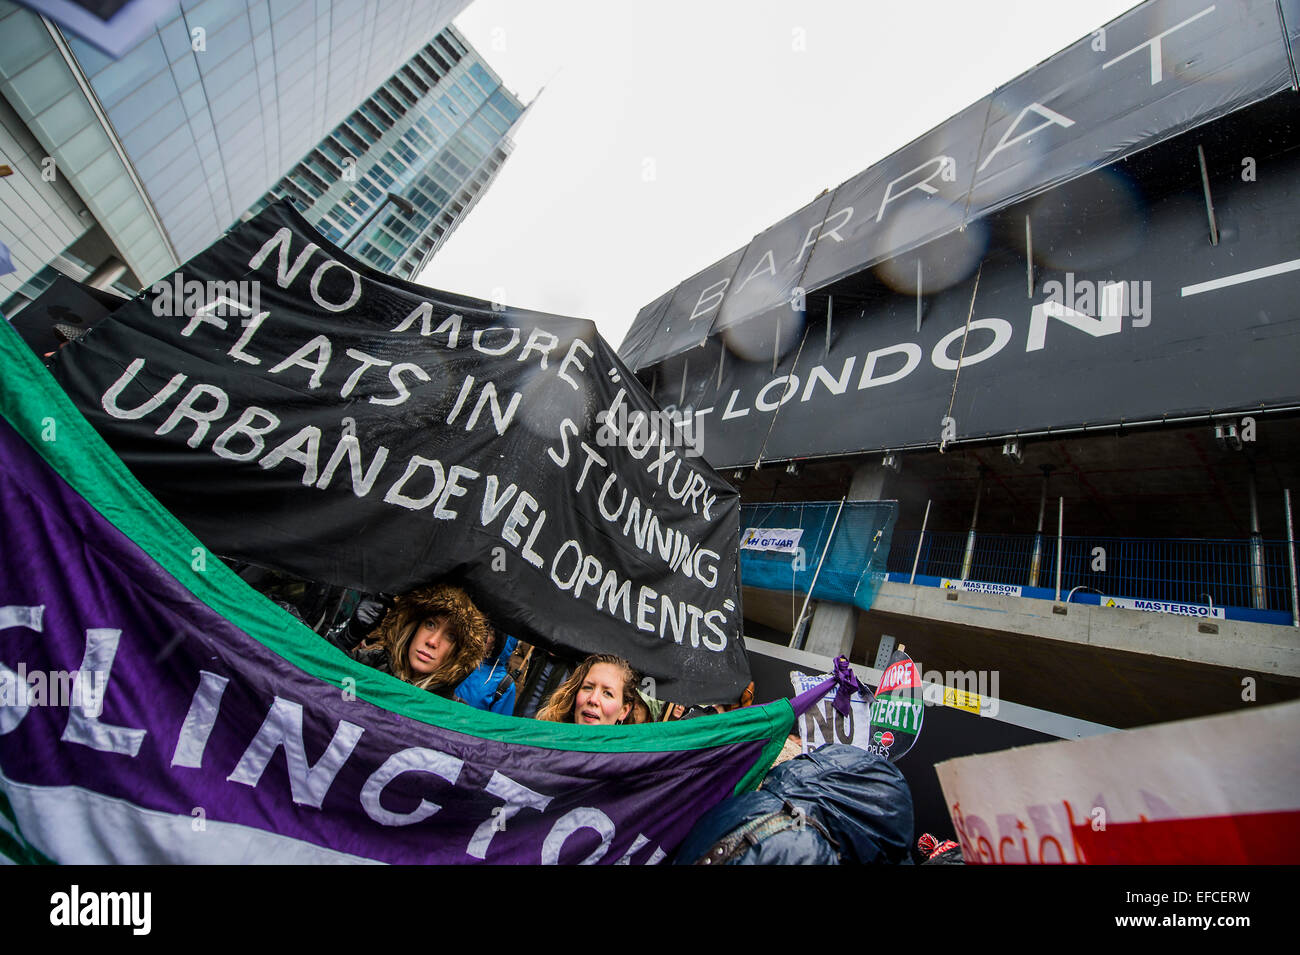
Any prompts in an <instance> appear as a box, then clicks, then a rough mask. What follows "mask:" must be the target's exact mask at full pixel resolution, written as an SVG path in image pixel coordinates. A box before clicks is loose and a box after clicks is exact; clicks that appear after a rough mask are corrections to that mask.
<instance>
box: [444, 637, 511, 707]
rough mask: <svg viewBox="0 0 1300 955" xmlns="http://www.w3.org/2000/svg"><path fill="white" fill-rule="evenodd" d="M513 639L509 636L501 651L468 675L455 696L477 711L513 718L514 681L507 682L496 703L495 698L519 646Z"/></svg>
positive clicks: (457, 688)
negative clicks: (511, 658)
mask: <svg viewBox="0 0 1300 955" xmlns="http://www.w3.org/2000/svg"><path fill="white" fill-rule="evenodd" d="M518 642H519V641H517V640H516V639H515V638H514V637H506V639H505V641H504V643H503V644H502V646H501V652H500V653H498V654H497V655H496V656H495V657H488V658H486V659H485V660H484V661H483V662H482V663H480V664H479V665H478V669H476V670H475V671H474V672H473V673H471V674H470V675H469V676H467V677H465V679H464V680H463V681H462V682H461V684H460V686H458V687H456V695H457V696H458V697H460V698H461V699H462V700H464V701H465V702H466V703H468V704H469V705H470V706H472V707H474V708H475V709H480V710H490V711H491V712H493V713H502V714H504V715H506V716H512V715H513V714H514V712H515V684H514V681H513V680H507V681H506V689H505V692H504V693H502V694H501V698H500V699H498V700H497V701H496V702H493V701H492V697H493V696H495V695H496V692H497V687H498V686H500V685H501V681H502V680H504V679H505V678H506V668H507V667H508V666H509V664H510V654H511V653H513V652H514V649H515V644H516V643H518Z"/></svg>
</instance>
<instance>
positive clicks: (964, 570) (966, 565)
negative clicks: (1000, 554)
mask: <svg viewBox="0 0 1300 955" xmlns="http://www.w3.org/2000/svg"><path fill="white" fill-rule="evenodd" d="M984 473H985V468H983V467H981V468H980V479H979V483H978V484H976V485H975V513H973V514H971V517H970V533H968V534H967V535H966V554H965V556H963V557H962V559H961V579H962V580H967V579H969V578H970V568H971V564H972V563H973V562H974V560H975V525H976V524H977V523H978V522H979V519H980V498H981V497H982V496H983V494H984Z"/></svg>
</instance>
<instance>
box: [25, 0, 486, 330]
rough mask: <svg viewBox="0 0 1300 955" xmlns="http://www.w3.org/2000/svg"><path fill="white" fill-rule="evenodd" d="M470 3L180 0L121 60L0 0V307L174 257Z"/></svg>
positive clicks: (141, 271) (167, 265)
mask: <svg viewBox="0 0 1300 955" xmlns="http://www.w3.org/2000/svg"><path fill="white" fill-rule="evenodd" d="M467 5H468V0H383V2H375V0H302V2H294V0H197V2H192V0H186V2H183V3H179V4H177V6H176V7H175V8H174V10H173V11H172V12H171V13H169V14H167V15H165V16H164V17H162V18H161V19H160V20H159V22H158V23H157V25H156V27H155V29H154V30H153V31H152V32H151V33H149V34H148V35H146V36H145V38H144V39H143V40H141V41H140V43H138V44H136V46H134V47H133V48H132V49H130V50H129V51H127V52H126V53H125V54H124V55H123V56H122V57H120V58H119V59H117V60H113V59H110V58H108V57H107V56H105V55H104V54H103V53H101V52H100V51H98V50H97V49H95V48H94V47H93V46H91V45H89V44H87V43H85V42H84V41H82V40H81V39H79V38H77V37H75V36H71V35H65V34H64V33H63V32H62V31H61V30H60V29H59V28H58V27H57V26H56V25H54V24H53V23H50V22H49V21H47V20H45V19H43V18H42V17H40V16H38V15H37V14H35V13H33V12H31V11H30V10H27V9H25V8H22V7H18V6H15V5H14V4H12V3H10V2H8V0H0V151H3V154H2V155H0V164H5V165H8V166H9V167H10V168H11V169H12V170H13V172H12V174H11V175H8V176H5V177H3V178H0V241H3V242H4V243H5V245H6V246H8V247H9V249H10V250H11V253H12V256H13V260H14V265H15V268H16V270H17V271H15V272H13V273H10V274H8V275H5V276H0V309H3V310H5V312H6V313H7V314H8V313H11V312H12V311H13V310H14V307H15V305H21V304H22V303H23V301H25V300H26V299H30V298H31V297H33V296H34V295H35V294H39V292H40V291H41V290H42V288H43V287H44V285H48V283H49V281H51V280H52V271H53V269H54V268H58V269H59V270H61V271H64V272H66V273H67V274H69V275H71V276H72V277H73V278H77V279H82V280H86V279H88V278H93V279H94V280H95V281H96V282H97V283H98V284H102V285H105V286H108V285H111V284H113V283H117V284H118V286H119V287H121V288H130V289H137V288H139V287H141V286H142V285H146V284H148V283H150V282H152V281H154V280H155V279H156V278H158V277H159V276H160V275H164V274H166V273H167V272H169V271H171V270H173V269H175V268H176V267H177V266H178V265H179V264H180V263H182V262H184V261H185V260H186V259H188V258H190V257H191V256H193V255H194V254H196V253H197V252H199V251H201V250H202V249H204V248H206V247H207V246H208V245H209V244H210V243H211V242H212V241H213V240H215V239H216V238H217V237H218V236H219V235H221V233H222V231H223V230H224V229H225V228H226V227H228V226H229V225H230V223H231V222H232V221H234V220H235V219H236V218H238V216H239V215H240V213H241V212H243V211H244V210H245V209H247V208H248V207H249V206H250V205H252V204H253V203H255V202H257V200H258V198H259V197H260V196H262V195H263V194H264V193H265V192H266V190H267V189H268V188H269V187H270V186H272V185H273V184H274V183H275V182H276V180H277V179H278V178H279V177H281V176H282V175H284V173H285V170H286V169H289V168H290V167H291V166H292V165H293V164H294V163H295V162H297V161H298V160H299V158H300V157H302V156H303V155H304V154H305V153H307V152H308V151H309V150H311V149H312V147H313V145H314V144H315V143H318V142H320V140H321V138H322V137H323V136H325V135H326V134H327V133H328V132H329V131H330V130H332V129H334V128H335V127H336V126H337V125H338V124H339V123H340V122H342V121H343V120H344V119H345V118H346V117H348V115H349V114H350V113H351V112H352V110H353V109H355V108H356V106H357V104H358V103H360V102H362V101H364V100H366V98H367V97H369V96H371V94H372V93H374V92H375V90H376V89H377V88H378V87H380V86H381V85H382V84H385V83H386V81H388V79H389V77H390V76H391V75H392V73H393V69H394V66H395V65H396V64H399V63H404V62H407V61H409V60H410V58H411V57H412V55H414V54H415V53H416V51H418V50H420V49H421V48H423V47H424V46H425V45H426V44H427V43H428V42H429V40H430V38H432V37H435V36H437V35H438V34H439V33H440V32H441V31H442V30H444V29H445V28H446V27H447V26H448V25H449V24H450V22H451V20H452V18H453V17H454V16H455V15H456V14H457V13H459V12H460V11H461V10H462V9H464V8H465V7H466V6H467ZM51 176H52V178H51ZM42 282H43V283H44V284H42Z"/></svg>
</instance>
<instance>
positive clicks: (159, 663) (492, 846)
mask: <svg viewBox="0 0 1300 955" xmlns="http://www.w3.org/2000/svg"><path fill="white" fill-rule="evenodd" d="M65 440H66V439H65ZM0 513H2V514H3V528H4V530H3V539H0V664H3V665H4V666H6V667H8V670H9V672H8V673H4V674H3V675H4V676H5V678H6V681H7V689H8V691H9V692H10V694H11V696H12V695H13V691H14V689H15V687H17V688H18V689H19V690H20V691H21V693H20V695H25V696H26V697H27V700H26V703H27V704H30V705H24V702H23V701H22V700H16V699H8V700H5V701H4V702H5V703H6V705H4V706H0V770H2V771H3V774H4V776H5V777H6V778H7V779H9V780H11V781H12V782H13V783H16V784H31V785H36V786H50V787H67V786H75V787H80V788H82V789H87V790H91V791H93V792H96V793H100V794H103V795H105V796H108V797H112V798H115V799H120V800H125V801H127V802H128V803H131V804H133V805H135V806H138V807H141V808H143V809H146V810H155V811H160V812H164V813H170V814H175V815H179V816H184V817H194V818H200V817H202V818H204V819H206V820H213V821H216V820H220V821H224V822H228V823H235V824H240V825H243V826H247V827H251V828H253V829H259V830H264V831H267V832H273V833H277V834H279V835H281V836H286V837H290V838H293V839H298V840H303V841H305V842H308V843H312V844H314V845H317V846H322V847H326V848H329V849H334V850H337V851H340V852H344V853H349V854H352V855H355V856H361V857H365V858H369V859H375V860H380V861H386V862H394V863H416V862H420V863H472V862H479V861H486V862H490V863H496V862H502V863H525V864H529V863H532V864H536V863H582V862H600V863H616V862H620V861H625V862H630V863H632V864H640V863H646V862H651V863H653V862H657V861H659V860H660V859H662V858H663V857H664V855H665V854H667V853H669V852H671V851H672V849H673V848H674V847H675V846H676V845H677V844H678V843H679V842H680V840H681V839H682V838H683V837H684V836H685V834H686V832H687V831H688V830H689V829H690V827H691V825H692V824H693V823H694V821H695V820H696V819H697V818H698V816H699V815H700V814H701V813H702V812H704V811H705V810H706V809H708V808H709V807H710V806H712V805H713V804H714V803H716V802H717V801H719V800H720V799H722V798H724V797H726V796H728V795H730V794H731V793H732V791H733V789H734V788H735V786H736V785H737V783H738V782H739V781H740V780H741V779H742V778H743V777H745V775H746V773H747V772H748V771H749V770H750V768H751V767H752V766H753V764H754V763H755V761H756V760H757V758H758V757H759V754H760V751H761V750H762V748H763V746H764V744H765V742H766V741H765V740H761V739H760V740H753V741H747V742H736V743H731V744H729V745H720V746H709V747H705V748H699V749H687V750H669V751H653V752H625V751H606V750H604V749H603V748H602V751H600V752H571V751H567V750H563V749H556V748H549V747H544V746H538V745H526V744H523V743H519V742H512V741H511V737H512V736H517V737H519V738H520V739H527V738H530V737H531V739H533V740H536V739H537V737H538V735H539V732H538V727H539V725H542V726H544V725H545V724H537V723H535V722H533V721H526V720H516V719H514V718H509V717H494V716H491V715H490V714H480V713H477V712H476V711H473V710H471V709H470V708H469V707H465V706H462V705H460V704H456V703H451V702H448V701H444V700H439V699H434V698H432V697H430V699H431V700H433V702H434V703H436V704H437V706H436V707H435V712H438V713H439V715H438V721H439V723H440V724H442V725H440V726H434V725H430V724H428V723H425V722H421V721H419V720H416V719H412V718H410V717H407V716H403V715H399V714H397V713H393V712H389V711H388V710H386V709H383V708H381V707H379V706H376V705H374V704H371V703H369V702H366V701H365V700H362V699H358V698H355V694H354V693H352V692H351V689H350V688H349V687H348V686H347V683H348V680H347V679H346V678H345V679H343V680H342V681H341V682H342V683H343V684H344V685H343V686H332V685H330V684H329V683H326V682H324V681H323V680H321V679H318V678H316V677H314V676H312V675H311V674H309V673H307V672H305V671H303V670H302V669H299V668H298V667H296V666H293V665H291V664H289V663H288V662H286V661H285V660H284V659H283V658H281V657H280V656H278V655H277V654H275V653H273V652H272V651H271V650H269V649H268V648H267V647H266V646H264V645H263V644H262V643H261V642H259V641H258V640H256V639H254V638H253V637H251V636H249V634H247V633H245V632H244V631H243V630H241V629H240V628H239V627H237V626H236V625H235V624H234V623H232V622H231V621H230V620H227V619H226V618H224V617H223V616H221V615H220V614H218V613H216V612H215V611H213V610H212V609H211V608H210V607H208V606H207V605H206V604H205V603H203V602H202V601H200V600H199V599H198V598H197V597H196V596H195V595H194V594H193V593H191V592H190V591H189V590H188V589H187V588H186V587H184V586H182V585H181V584H180V583H179V582H178V581H177V580H176V579H175V578H174V577H172V576H171V575H170V574H168V573H166V572H164V571H163V570H162V568H161V567H160V566H159V565H158V564H156V563H155V562H154V560H153V559H152V558H151V557H150V556H149V555H148V554H146V553H145V551H144V550H143V549H142V548H141V547H140V546H138V545H137V544H136V543H135V542H134V541H132V540H131V539H129V538H128V537H126V536H125V535H124V534H123V533H122V532H121V531H120V530H118V528H117V527H115V526H114V524H112V523H110V522H109V521H108V520H106V519H105V518H104V517H103V516H101V515H100V514H99V513H98V512H97V511H96V510H94V509H93V508H92V507H91V506H90V505H89V504H88V503H87V502H86V501H85V500H84V499H83V498H81V497H80V496H79V495H78V494H77V493H76V492H75V491H74V490H73V489H72V488H71V487H70V486H69V485H68V484H67V483H65V481H64V480H63V479H62V478H61V477H60V476H59V474H57V473H56V472H55V471H54V470H52V469H51V468H50V467H49V466H48V465H47V464H46V463H45V462H44V461H43V460H42V459H41V458H40V457H39V456H38V455H37V454H35V453H34V451H33V450H32V448H31V447H29V446H28V445H27V444H26V443H25V442H24V441H23V439H22V438H20V437H19V436H18V435H17V434H16V433H15V432H14V431H13V430H12V429H11V428H10V426H9V425H8V424H7V423H6V422H3V421H0ZM119 523H120V521H119ZM196 550H199V549H196ZM204 559H206V560H207V561H209V562H215V558H213V557H211V556H206V557H205V555H203V554H202V553H201V552H199V553H196V555H195V570H196V572H199V573H202V570H201V567H202V562H203V560H204ZM22 608H42V609H41V610H39V611H37V610H35V609H26V610H24V609H22ZM285 626H286V628H291V627H295V626H297V624H295V623H294V622H292V621H291V620H290V618H289V617H288V616H287V615H286V616H285ZM303 632H304V633H305V632H306V631H303ZM307 652H309V653H310V654H313V655H314V659H315V660H318V661H321V662H322V666H323V667H328V666H330V665H332V664H337V665H338V667H339V670H340V672H344V673H345V672H347V667H348V666H350V665H351V664H350V661H348V662H346V663H345V660H344V657H343V655H342V654H341V653H338V651H336V650H334V649H333V648H332V647H330V646H328V645H327V644H326V643H325V642H324V641H321V642H320V647H319V652H318V653H317V651H316V649H315V647H314V645H311V646H309V647H308V651H307ZM336 657H337V660H335V658H336ZM78 671H81V672H80V673H78ZM366 672H367V673H369V671H366ZM70 674H78V675H77V677H76V678H75V680H70V679H68V675H70ZM41 675H43V676H41ZM16 677H21V679H22V681H23V685H22V686H18V684H17V683H16ZM38 677H39V678H38ZM385 679H387V678H385ZM34 681H35V682H34ZM42 681H43V682H42ZM38 682H42V685H43V687H44V689H45V693H44V694H42V698H37V694H36V688H37V687H36V684H37V683H38ZM393 682H394V684H396V681H393ZM69 687H70V692H64V690H67V689H68V688H69ZM407 689H408V688H406V687H405V686H404V685H395V686H394V687H393V690H392V692H393V693H394V695H397V696H400V695H403V694H405V692H406V690H407ZM409 689H410V693H411V694H412V695H413V696H416V695H418V694H417V691H415V690H414V689H413V688H409ZM87 691H89V692H87ZM413 706H414V707H419V708H423V707H427V706H428V701H425V700H424V698H423V696H419V700H418V701H417V702H415V703H414V704H413ZM438 707H442V708H443V709H444V710H445V713H446V716H445V718H443V716H442V715H441V712H442V711H441V710H438ZM426 712H427V710H426ZM732 717H741V718H743V715H742V714H740V713H736V714H731V715H730V716H723V717H716V718H715V719H716V720H717V721H718V723H717V726H718V729H719V730H722V729H723V728H724V726H725V725H726V723H727V722H728V721H731V720H732ZM485 728H486V729H485ZM474 729H477V730H479V731H480V732H484V735H486V736H490V737H492V738H482V737H480V736H477V735H474V732H472V730H474ZM656 730H662V728H661V727H656V726H640V727H629V728H621V729H616V730H611V732H614V733H618V734H623V735H622V736H621V737H620V738H622V739H626V738H628V737H634V736H636V734H637V732H638V731H647V732H652V733H653V732H655V731H656ZM594 732H596V733H599V732H600V731H599V730H595V731H594ZM542 735H544V734H542ZM723 735H725V733H724V734H723ZM733 738H734V737H733ZM597 746H600V747H603V744H597ZM593 748H597V747H593ZM629 748H636V747H635V746H629ZM19 825H20V827H21V825H22V820H21V819H20V820H19ZM114 838H116V839H127V838H129V835H124V834H122V833H117V834H115V836H114ZM211 838H214V839H215V838H219V837H218V836H216V835H212V836H211ZM163 854H164V855H165V847H164V848H163ZM56 861H72V862H75V861H78V860H76V859H58V860H56ZM248 861H274V860H273V859H270V858H250V859H249V860H248Z"/></svg>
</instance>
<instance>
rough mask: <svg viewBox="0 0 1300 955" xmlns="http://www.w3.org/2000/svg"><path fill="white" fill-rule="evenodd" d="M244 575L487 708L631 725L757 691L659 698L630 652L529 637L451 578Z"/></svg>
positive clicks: (290, 605)
mask: <svg viewBox="0 0 1300 955" xmlns="http://www.w3.org/2000/svg"><path fill="white" fill-rule="evenodd" d="M241 574H242V575H243V576H244V578H245V579H246V580H248V581H249V583H251V584H252V585H253V586H254V587H256V588H257V589H259V590H261V591H262V592H263V593H265V594H266V595H267V596H268V597H270V598H271V599H272V600H273V601H275V602H276V603H277V604H279V605H280V606H281V607H282V608H284V609H285V610H287V611H288V612H289V613H291V614H292V615H293V616H295V617H297V618H298V619H299V620H302V621H303V623H305V624H306V625H307V626H309V627H311V628H312V629H315V630H317V631H319V632H322V633H324V635H325V637H326V639H328V640H329V641H330V643H332V644H333V645H334V646H336V647H338V648H339V649H340V650H342V651H343V652H344V653H346V654H348V655H349V656H351V657H352V658H353V659H354V660H357V661H359V662H361V663H365V664H366V665H368V666H372V667H374V668H375V669H378V670H381V671H383V672H385V673H388V674H391V675H392V676H395V677H397V678H398V679H400V680H403V681H405V682H407V683H410V684H412V685H413V686H417V687H419V688H420V689H423V690H428V691H429V692H431V693H436V694H437V695H438V696H441V697H444V698H446V699H450V700H455V701H456V702H459V703H465V704H467V705H469V706H472V707H475V708H476V709H480V710H488V711H491V712H493V713H500V714H504V715H507V716H510V715H514V716H532V717H535V718H537V719H540V720H548V721H551V722H557V723H576V724H578V725H584V726H599V725H618V724H625V725H632V724H638V723H650V722H659V721H669V720H679V719H691V718H693V717H696V716H702V715H706V714H710V713H722V712H725V711H727V710H729V709H734V708H736V707H737V706H741V705H748V704H749V703H750V702H751V700H752V696H753V685H752V684H751V685H750V687H749V688H747V690H746V693H745V696H744V697H742V699H741V700H739V701H729V702H726V703H717V704H709V705H701V704H695V705H689V706H687V705H683V704H680V703H673V702H670V701H665V700H658V699H656V698H654V696H653V695H651V694H649V693H647V692H645V690H644V689H643V686H642V680H641V676H640V674H638V673H637V672H636V671H635V670H634V669H633V668H632V666H631V664H629V663H628V662H627V661H626V660H624V659H623V658H622V657H619V656H615V655H613V654H594V655H592V656H589V657H587V658H586V659H585V660H581V661H572V660H566V659H564V658H562V657H559V656H556V655H554V654H551V653H549V652H548V651H546V650H543V649H541V648H538V647H533V646H530V645H529V644H527V643H524V642H523V641H521V640H518V639H516V638H515V637H513V636H510V635H508V634H506V633H505V632H503V631H502V630H501V629H498V628H496V627H494V626H493V625H492V623H491V622H490V621H489V620H488V618H487V616H486V615H485V614H484V613H483V612H482V611H481V610H480V609H479V608H478V607H477V606H476V605H475V603H474V601H473V599H472V598H471V597H470V595H469V594H468V593H467V592H466V591H465V590H464V589H463V588H461V587H459V586H456V585H455V584H452V583H447V582H443V583H438V584H432V585H429V586H425V587H420V588H417V589H415V590H413V591H411V592H409V593H406V594H402V595H400V596H396V597H392V596H388V595H383V594H375V595H358V594H356V593H355V592H350V591H344V590H342V589H341V588H329V587H321V586H317V585H313V584H310V583H308V582H304V581H297V580H294V579H293V578H287V577H284V576H283V575H280V574H273V573H270V572H267V571H263V570H261V569H260V568H256V567H246V568H244V569H243V570H242V571H241ZM575 662H576V664H577V665H576V667H574V663H575ZM571 668H572V669H571ZM570 669H571V672H570ZM566 674H567V675H566ZM530 676H531V680H530ZM557 681H558V685H555V684H556V683H557ZM525 689H531V691H532V692H531V693H528V694H525V692H524V691H525Z"/></svg>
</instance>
